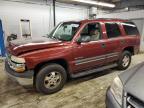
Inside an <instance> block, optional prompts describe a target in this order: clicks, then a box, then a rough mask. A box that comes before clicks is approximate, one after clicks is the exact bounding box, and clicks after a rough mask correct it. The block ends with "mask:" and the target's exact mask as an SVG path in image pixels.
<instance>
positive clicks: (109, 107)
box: [106, 88, 122, 108]
mask: <svg viewBox="0 0 144 108" xmlns="http://www.w3.org/2000/svg"><path fill="white" fill-rule="evenodd" d="M106 108H122V107H121V106H120V105H119V104H118V103H117V101H116V100H115V98H114V96H113V94H112V93H111V91H110V88H109V89H108V90H107V94H106Z"/></svg>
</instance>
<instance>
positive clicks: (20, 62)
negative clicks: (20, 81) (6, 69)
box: [9, 56, 26, 72]
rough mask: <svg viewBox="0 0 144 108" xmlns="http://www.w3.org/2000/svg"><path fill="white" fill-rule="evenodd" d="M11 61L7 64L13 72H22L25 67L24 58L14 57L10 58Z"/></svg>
mask: <svg viewBox="0 0 144 108" xmlns="http://www.w3.org/2000/svg"><path fill="white" fill-rule="evenodd" d="M10 58H11V61H12V62H9V64H10V67H11V68H12V69H13V70H15V71H16V72H24V71H25V69H26V67H25V59H24V58H19V57H16V56H11V57H10Z"/></svg>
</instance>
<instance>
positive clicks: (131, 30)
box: [122, 22, 139, 35]
mask: <svg viewBox="0 0 144 108" xmlns="http://www.w3.org/2000/svg"><path fill="white" fill-rule="evenodd" d="M122 25H123V28H124V30H125V32H126V34H127V35H139V31H138V29H137V27H136V25H135V24H134V23H132V22H125V23H122Z"/></svg>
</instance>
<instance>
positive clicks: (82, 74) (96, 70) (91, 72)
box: [71, 64, 118, 78]
mask: <svg viewBox="0 0 144 108" xmlns="http://www.w3.org/2000/svg"><path fill="white" fill-rule="evenodd" d="M117 66H118V65H117V64H111V65H107V66H103V67H100V68H96V69H92V70H88V71H83V72H80V73H77V74H71V77H72V78H78V77H82V76H86V75H89V74H93V73H97V72H100V71H103V70H106V69H110V68H114V67H117Z"/></svg>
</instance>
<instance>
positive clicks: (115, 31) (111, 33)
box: [105, 23, 121, 38]
mask: <svg viewBox="0 0 144 108" xmlns="http://www.w3.org/2000/svg"><path fill="white" fill-rule="evenodd" d="M105 26H106V32H107V36H108V38H115V37H118V36H120V35H121V32H120V29H119V26H118V24H116V23H106V24H105Z"/></svg>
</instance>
